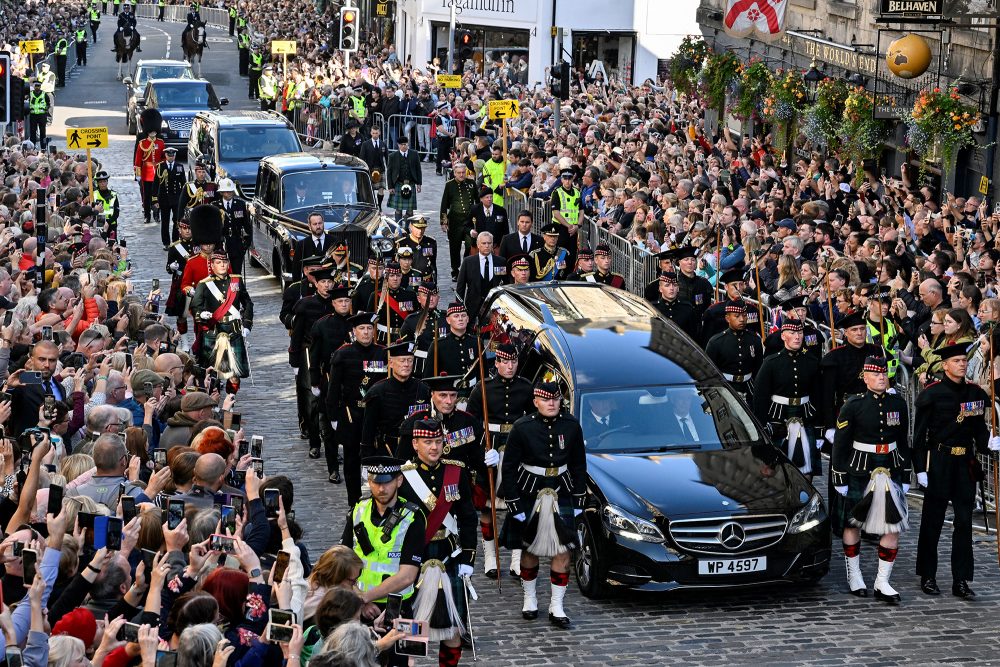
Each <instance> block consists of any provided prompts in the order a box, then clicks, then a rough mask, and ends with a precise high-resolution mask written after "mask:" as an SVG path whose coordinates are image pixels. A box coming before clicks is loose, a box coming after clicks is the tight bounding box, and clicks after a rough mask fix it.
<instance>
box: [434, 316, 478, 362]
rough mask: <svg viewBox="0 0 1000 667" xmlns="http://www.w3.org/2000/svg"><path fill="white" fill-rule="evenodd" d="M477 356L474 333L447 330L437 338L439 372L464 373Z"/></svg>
mask: <svg viewBox="0 0 1000 667" xmlns="http://www.w3.org/2000/svg"><path fill="white" fill-rule="evenodd" d="M449 310H450V309H449ZM478 358H479V346H478V343H477V341H476V336H475V334H471V333H468V332H466V333H464V334H462V335H461V336H456V335H455V334H454V332H452V331H448V333H447V334H445V335H444V337H442V338H441V339H440V340H438V373H439V374H440V373H445V374H446V375H465V374H466V373H467V372H468V371H469V368H471V367H472V365H473V364H474V363H476V361H477V360H478Z"/></svg>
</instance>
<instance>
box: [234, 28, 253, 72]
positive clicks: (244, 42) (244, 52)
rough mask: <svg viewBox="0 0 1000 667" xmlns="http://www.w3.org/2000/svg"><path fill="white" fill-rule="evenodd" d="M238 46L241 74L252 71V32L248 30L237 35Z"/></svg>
mask: <svg viewBox="0 0 1000 667" xmlns="http://www.w3.org/2000/svg"><path fill="white" fill-rule="evenodd" d="M236 47H237V49H238V52H239V63H240V76H247V75H248V74H249V73H250V33H249V32H248V31H246V30H244V31H242V32H240V33H239V34H238V35H237V36H236Z"/></svg>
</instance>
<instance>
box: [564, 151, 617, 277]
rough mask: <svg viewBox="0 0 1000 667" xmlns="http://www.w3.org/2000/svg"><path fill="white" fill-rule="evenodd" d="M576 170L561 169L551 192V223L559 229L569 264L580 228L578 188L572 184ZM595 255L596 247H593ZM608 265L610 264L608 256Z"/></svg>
mask: <svg viewBox="0 0 1000 667" xmlns="http://www.w3.org/2000/svg"><path fill="white" fill-rule="evenodd" d="M575 177H576V172H575V171H573V170H572V169H563V170H562V171H561V172H559V187H557V188H556V189H555V190H554V191H553V192H552V199H551V203H552V224H554V225H556V229H558V231H559V245H560V246H562V247H564V248H567V249H568V250H569V252H570V264H572V263H573V261H574V260H575V259H576V248H577V246H578V245H579V236H578V233H577V232H579V230H580V190H579V189H578V188H577V187H576V186H575V185H573V179H574V178H575ZM595 257H596V248H595ZM608 265H609V266H610V257H609V262H608Z"/></svg>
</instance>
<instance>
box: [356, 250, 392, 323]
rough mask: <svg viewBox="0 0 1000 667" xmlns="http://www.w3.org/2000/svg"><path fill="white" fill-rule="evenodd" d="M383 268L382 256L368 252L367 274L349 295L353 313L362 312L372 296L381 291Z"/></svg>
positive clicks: (372, 251)
mask: <svg viewBox="0 0 1000 667" xmlns="http://www.w3.org/2000/svg"><path fill="white" fill-rule="evenodd" d="M384 268H385V267H384V266H383V265H382V255H380V254H379V253H377V252H375V251H374V250H371V251H369V253H368V272H367V273H365V275H363V276H361V280H359V281H358V284H357V286H356V287H355V288H354V293H353V294H352V295H351V303H352V305H353V308H354V312H356V313H357V312H360V311H362V310H364V309H365V308H366V307H367V306H368V301H369V300H370V299H371V297H372V294H375V293H376V292H378V291H381V289H382V280H383V279H384V275H383V273H384Z"/></svg>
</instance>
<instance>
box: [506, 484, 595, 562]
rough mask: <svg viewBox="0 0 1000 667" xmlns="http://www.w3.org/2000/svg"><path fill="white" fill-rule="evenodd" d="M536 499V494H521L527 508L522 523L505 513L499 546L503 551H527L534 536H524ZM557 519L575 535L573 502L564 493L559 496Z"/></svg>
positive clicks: (509, 513)
mask: <svg viewBox="0 0 1000 667" xmlns="http://www.w3.org/2000/svg"><path fill="white" fill-rule="evenodd" d="M537 497H538V494H537V493H532V494H525V493H523V492H522V496H521V498H522V500H523V501H524V507H527V508H528V511H526V512H525V518H524V521H516V520H515V519H514V517H513V515H512V514H511V512H510V511H508V512H507V517H506V518H505V519H504V522H503V528H502V529H501V530H500V537H499V540H500V546H502V547H504V548H505V549H527V548H528V547H529V546H530V545H531V543H532V542H533V541H534V539H535V536H534V535H528V534H526V533H527V532H528V531H527V530H526V528H527V526H528V524H529V523H530V522H531V516H532V514H533V513H534V508H535V500H536V499H537ZM558 519H559V521H560V522H561V523H562V525H563V527H564V528H566V529H567V530H568V531H570V532H572V533H573V534H574V535H575V534H576V518H575V517H574V516H573V500H572V498H570V496H568V495H566V494H564V493H560V494H559V516H558ZM567 546H570V545H567Z"/></svg>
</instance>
